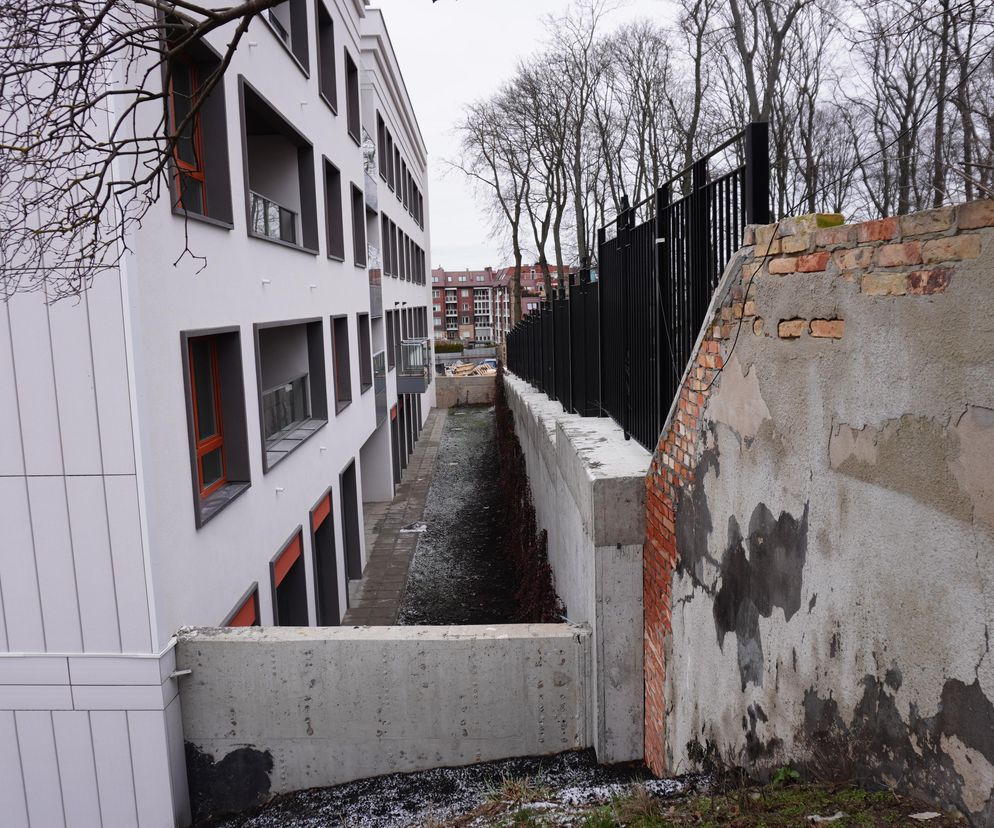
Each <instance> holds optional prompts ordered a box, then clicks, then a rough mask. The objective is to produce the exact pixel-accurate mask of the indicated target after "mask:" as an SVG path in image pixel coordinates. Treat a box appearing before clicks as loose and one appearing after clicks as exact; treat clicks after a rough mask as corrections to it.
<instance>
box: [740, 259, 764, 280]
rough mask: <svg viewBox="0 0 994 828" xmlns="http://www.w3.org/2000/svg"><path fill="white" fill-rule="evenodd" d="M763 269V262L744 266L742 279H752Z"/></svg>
mask: <svg viewBox="0 0 994 828" xmlns="http://www.w3.org/2000/svg"><path fill="white" fill-rule="evenodd" d="M762 269H763V262H762V261H759V262H749V264H744V265H742V278H743V279H752V278H753V277H754V276H755V275H756V274H757V273H759V271H760V270H762Z"/></svg>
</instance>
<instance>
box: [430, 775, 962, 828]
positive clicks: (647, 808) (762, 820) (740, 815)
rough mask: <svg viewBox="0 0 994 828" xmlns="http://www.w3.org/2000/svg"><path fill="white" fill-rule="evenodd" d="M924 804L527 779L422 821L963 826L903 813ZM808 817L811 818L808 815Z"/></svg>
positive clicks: (892, 797)
mask: <svg viewBox="0 0 994 828" xmlns="http://www.w3.org/2000/svg"><path fill="white" fill-rule="evenodd" d="M928 811H932V808H931V807H930V806H928V805H925V804H923V803H922V802H919V801H916V800H914V799H910V798H907V797H903V796H899V795H897V794H895V793H893V792H891V791H876V792H871V791H868V790H865V789H864V788H861V787H857V786H855V785H815V784H795V785H786V786H780V785H768V786H762V787H760V786H751V787H742V786H739V787H736V788H734V789H731V790H727V791H725V792H724V793H713V794H710V795H706V796H705V795H696V796H689V797H683V798H677V799H662V798H658V797H654V796H653V795H652V794H650V793H648V792H647V791H646V790H645V789H644V788H643V787H641V786H638V785H636V786H633V787H632V788H630V789H629V790H628V791H626V792H625V793H623V794H621V795H619V796H616V797H615V798H614V799H612V800H611V801H610V802H607V803H602V804H595V805H587V806H565V807H564V806H562V805H561V804H559V803H557V802H556V797H555V794H554V793H551V792H549V791H547V790H543V791H539V790H538V789H533V788H531V787H530V786H529V785H528V784H527V782H521V781H518V782H517V783H515V784H513V785H510V784H509V785H507V786H505V788H504V789H503V790H498V791H496V792H495V793H494V795H492V796H491V800H490V801H489V802H488V803H487V804H486V805H484V806H481V807H480V808H478V809H476V810H475V811H473V812H471V813H468V814H465V815H462V816H458V817H454V818H452V819H450V820H447V821H439V822H430V823H428V824H427V825H429V826H430V828H469V827H470V826H495V828H552V826H556V828H560V827H561V826H571V828H620V826H625V828H683V826H697V827H698V828H711V826H731V827H732V828H787V826H791V828H795V827H796V826H804V825H824V826H831V828H855V827H856V826H860V827H861V826H889V825H894V826H897V825H902V826H909V825H911V826H913V825H924V826H928V828H948V826H963V825H964V822H963V820H962V819H961V818H960V817H958V816H957V815H952V814H941V815H939V816H935V817H933V818H930V819H926V820H923V821H917V820H913V819H911V816H912V815H913V814H922V813H923V812H928ZM840 814H841V816H839V815H840ZM812 817H817V818H819V819H818V820H812ZM832 817H835V819H832Z"/></svg>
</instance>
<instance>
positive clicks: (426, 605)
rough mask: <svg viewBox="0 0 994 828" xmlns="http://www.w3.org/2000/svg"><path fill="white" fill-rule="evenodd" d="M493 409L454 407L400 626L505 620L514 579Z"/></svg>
mask: <svg viewBox="0 0 994 828" xmlns="http://www.w3.org/2000/svg"><path fill="white" fill-rule="evenodd" d="M494 428H495V423H494V409H493V406H460V407H458V408H453V409H450V410H449V414H448V417H447V419H446V422H445V429H444V431H443V433H442V443H441V445H440V446H439V450H438V459H437V461H436V463H435V469H434V472H433V474H432V482H431V488H430V489H429V491H428V500H427V502H426V504H425V513H424V517H423V521H424V523H425V524H426V525H427V528H426V529H425V531H424V532H423V533H422V534H421V536H420V538H419V540H418V548H417V551H416V552H415V554H414V559H413V561H412V562H411V569H410V572H409V574H408V578H407V590H406V593H405V595H404V598H403V600H402V602H401V606H400V613H399V619H398V620H399V623H400V624H408V625H410V624H501V623H508V622H510V621H511V618H512V613H513V610H514V576H513V573H512V572H511V568H510V565H509V563H508V561H507V559H506V557H505V556H504V555H502V554H501V550H500V549H499V545H498V542H497V539H498V537H499V535H500V531H499V530H500V520H501V515H500V508H499V502H498V493H497V484H496V475H497V454H496V447H495V444H494Z"/></svg>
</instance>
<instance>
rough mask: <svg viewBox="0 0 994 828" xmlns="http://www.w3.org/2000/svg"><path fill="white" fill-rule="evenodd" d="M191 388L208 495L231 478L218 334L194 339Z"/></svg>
mask: <svg viewBox="0 0 994 828" xmlns="http://www.w3.org/2000/svg"><path fill="white" fill-rule="evenodd" d="M190 389H191V393H192V396H193V425H194V434H195V437H196V448H197V476H198V480H199V484H200V496H201V497H207V495H209V494H211V493H212V492H215V491H217V490H218V489H220V488H221V487H222V486H223V485H224V484H225V483H226V482H227V480H228V475H227V462H226V459H225V452H224V429H223V427H222V418H221V378H220V372H219V370H218V361H217V340H216V338H215V337H212V336H201V337H195V338H192V339H190Z"/></svg>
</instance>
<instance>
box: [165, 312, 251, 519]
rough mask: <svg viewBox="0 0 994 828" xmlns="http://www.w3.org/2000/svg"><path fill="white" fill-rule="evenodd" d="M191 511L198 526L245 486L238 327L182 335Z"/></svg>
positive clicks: (246, 480)
mask: <svg viewBox="0 0 994 828" xmlns="http://www.w3.org/2000/svg"><path fill="white" fill-rule="evenodd" d="M181 342H182V345H183V366H184V374H185V378H184V382H185V385H186V399H187V423H188V426H189V435H190V467H191V472H192V478H193V493H194V512H195V522H196V525H197V527H198V528H199V527H200V526H202V525H203V524H204V523H205V522H206V521H207V520H209V519H210V518H211V517H213V516H214V514H216V513H217V512H218V511H220V510H221V509H222V508H223V507H224V506H226V505H227V504H228V503H229V502H230V501H232V500H234V499H235V498H236V497H237V496H238V495H240V494H241V493H242V492H243V491H245V489H247V488H248V486H249V468H248V445H247V440H246V434H245V402H244V400H245V396H244V390H243V386H242V360H241V346H240V343H239V336H238V330H237V328H236V329H228V330H226V331H221V332H206V333H197V332H189V333H183V334H182V335H181Z"/></svg>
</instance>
